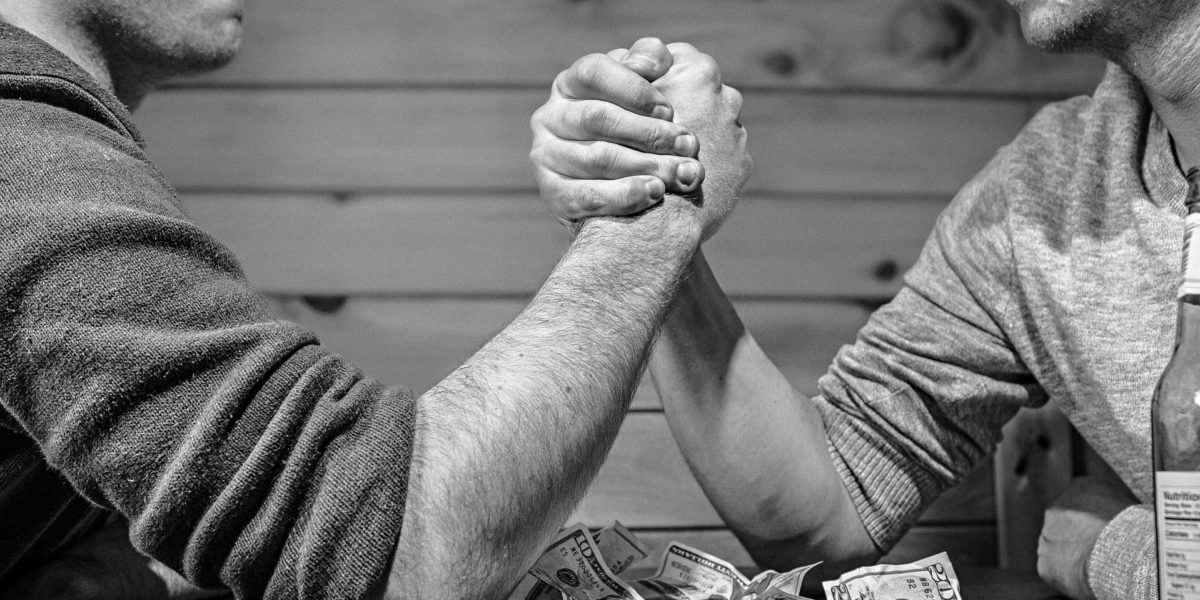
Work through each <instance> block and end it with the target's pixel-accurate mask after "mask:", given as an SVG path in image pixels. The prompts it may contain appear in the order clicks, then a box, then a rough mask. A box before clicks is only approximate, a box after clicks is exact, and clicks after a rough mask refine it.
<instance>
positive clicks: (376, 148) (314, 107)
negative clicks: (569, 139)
mask: <svg viewBox="0 0 1200 600" xmlns="http://www.w3.org/2000/svg"><path fill="white" fill-rule="evenodd" d="M548 90H549V88H547V91H540V90H507V89H485V90H467V89H464V90H445V89H416V90H400V91H393V90H378V89H353V90H337V89H317V90H310V89H299V90H290V89H289V90H285V89H267V90H246V89H219V90H175V91H164V92H162V93H159V94H157V95H152V96H150V97H149V98H148V99H147V100H146V102H145V104H144V106H143V107H142V108H141V109H140V110H139V112H138V117H137V120H138V123H139V126H140V127H141V128H142V130H143V133H144V134H145V136H146V139H147V140H148V143H149V154H150V156H151V158H152V159H153V160H155V161H156V162H157V163H158V165H159V166H160V167H161V168H162V169H163V171H164V172H165V173H166V175H167V178H168V179H169V180H170V181H171V182H172V183H173V184H174V185H176V186H178V187H180V188H185V189H187V190H190V191H204V190H229V189H234V190H247V191H260V192H263V191H279V190H288V191H333V192H344V193H352V192H364V191H365V192H372V191H375V192H377V191H386V190H401V191H410V192H411V191H422V190H449V191H462V190H466V189H471V190H481V191H486V190H534V189H536V188H535V183H534V180H533V175H532V169H531V167H530V164H529V158H528V155H529V147H530V140H531V134H530V131H529V118H530V115H532V114H533V111H534V110H535V109H536V108H537V107H538V106H540V105H541V104H542V103H544V102H545V100H546V98H547V97H548V95H549V92H548ZM1030 109H1031V105H1030V104H1029V103H1027V102H1022V101H1015V100H1008V99H986V98H967V99H955V98H950V99H947V98H930V97H878V96H870V95H847V94H812V93H803V92H786V93H785V92H774V93H759V94H753V95H747V96H746V100H745V105H744V108H743V111H742V119H741V120H742V123H743V124H745V126H746V128H747V130H748V131H749V142H748V144H749V148H750V152H751V154H752V155H753V156H754V159H755V174H754V176H753V177H752V178H751V180H750V182H749V184H748V189H749V190H769V191H773V192H788V193H792V192H807V193H874V194H926V195H928V194H941V195H949V194H953V193H954V192H956V191H957V190H958V188H959V187H960V186H961V185H962V184H963V183H965V182H966V181H967V180H968V179H969V178H970V177H971V176H972V175H974V174H975V173H976V172H977V171H978V170H979V169H980V168H981V167H982V166H983V165H984V164H985V163H986V162H987V161H988V160H989V159H990V158H991V157H992V156H993V155H994V154H995V151H996V149H997V148H999V147H1000V146H1001V145H1003V144H1006V143H1008V142H1009V141H1010V140H1011V139H1012V137H1013V136H1014V135H1015V134H1016V133H1017V132H1018V131H1019V130H1020V128H1021V126H1022V125H1024V123H1025V121H1026V120H1027V118H1028V116H1029V113H1030Z"/></svg>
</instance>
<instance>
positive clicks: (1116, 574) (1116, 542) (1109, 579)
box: [1088, 505, 1158, 600]
mask: <svg viewBox="0 0 1200 600" xmlns="http://www.w3.org/2000/svg"><path fill="white" fill-rule="evenodd" d="M1154 554H1155V545H1154V511H1153V510H1152V509H1151V508H1150V507H1149V506H1148V505H1138V506H1131V507H1129V508H1127V509H1125V510H1123V511H1121V513H1120V514H1118V515H1117V516H1116V518H1114V519H1113V520H1112V521H1111V522H1109V524H1108V525H1107V526H1105V528H1104V531H1102V532H1100V538H1099V539H1098V540H1096V546H1095V547H1094V548H1092V554H1091V556H1090V557H1089V558H1088V585H1090V586H1091V587H1092V593H1094V594H1095V595H1096V600H1155V599H1156V598H1158V581H1157V580H1158V568H1157V566H1156V564H1155V557H1154Z"/></svg>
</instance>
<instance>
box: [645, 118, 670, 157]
mask: <svg viewBox="0 0 1200 600" xmlns="http://www.w3.org/2000/svg"><path fill="white" fill-rule="evenodd" d="M674 143H675V136H673V135H671V134H670V133H669V132H668V131H667V128H666V126H665V125H660V124H659V123H657V122H655V123H653V124H651V126H650V128H649V129H648V130H646V132H645V135H644V136H643V138H642V147H644V148H645V149H646V150H647V151H649V152H655V153H662V152H666V151H670V150H674Z"/></svg>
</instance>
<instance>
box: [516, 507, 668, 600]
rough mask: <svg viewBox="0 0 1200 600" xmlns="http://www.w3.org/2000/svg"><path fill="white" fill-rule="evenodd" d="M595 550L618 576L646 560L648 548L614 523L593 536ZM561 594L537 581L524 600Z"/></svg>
mask: <svg viewBox="0 0 1200 600" xmlns="http://www.w3.org/2000/svg"><path fill="white" fill-rule="evenodd" d="M593 539H595V540H596V548H597V549H598V550H599V551H600V556H601V557H603V558H602V560H603V561H604V564H606V565H608V568H609V570H610V571H612V572H613V574H614V575H620V574H621V573H622V572H623V571H624V570H625V569H628V568H629V566H630V565H632V564H634V563H636V562H638V561H639V560H642V559H643V558H646V557H647V556H648V555H649V554H650V548H649V547H648V546H646V544H644V543H643V542H642V541H641V540H639V539H638V538H637V536H636V535H634V534H633V532H632V531H629V530H628V529H626V528H625V526H624V525H622V524H621V522H620V521H614V522H613V524H612V525H609V526H608V527H605V528H604V529H601V530H600V531H597V532H596V535H595V536H593ZM561 598H562V592H560V591H558V589H557V588H555V587H553V586H551V585H550V584H548V583H546V582H544V581H541V580H539V581H538V582H537V583H535V584H534V585H533V587H532V588H530V590H529V593H527V594H526V595H525V600H561Z"/></svg>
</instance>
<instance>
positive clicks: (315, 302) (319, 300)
mask: <svg viewBox="0 0 1200 600" xmlns="http://www.w3.org/2000/svg"><path fill="white" fill-rule="evenodd" d="M300 300H301V301H303V302H304V303H305V304H307V305H308V307H309V308H311V309H313V310H315V311H317V312H319V313H321V314H325V315H329V314H333V313H335V312H337V311H339V310H341V309H342V307H343V306H345V305H346V297H345V296H333V295H311V296H302V297H301V298H300Z"/></svg>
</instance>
